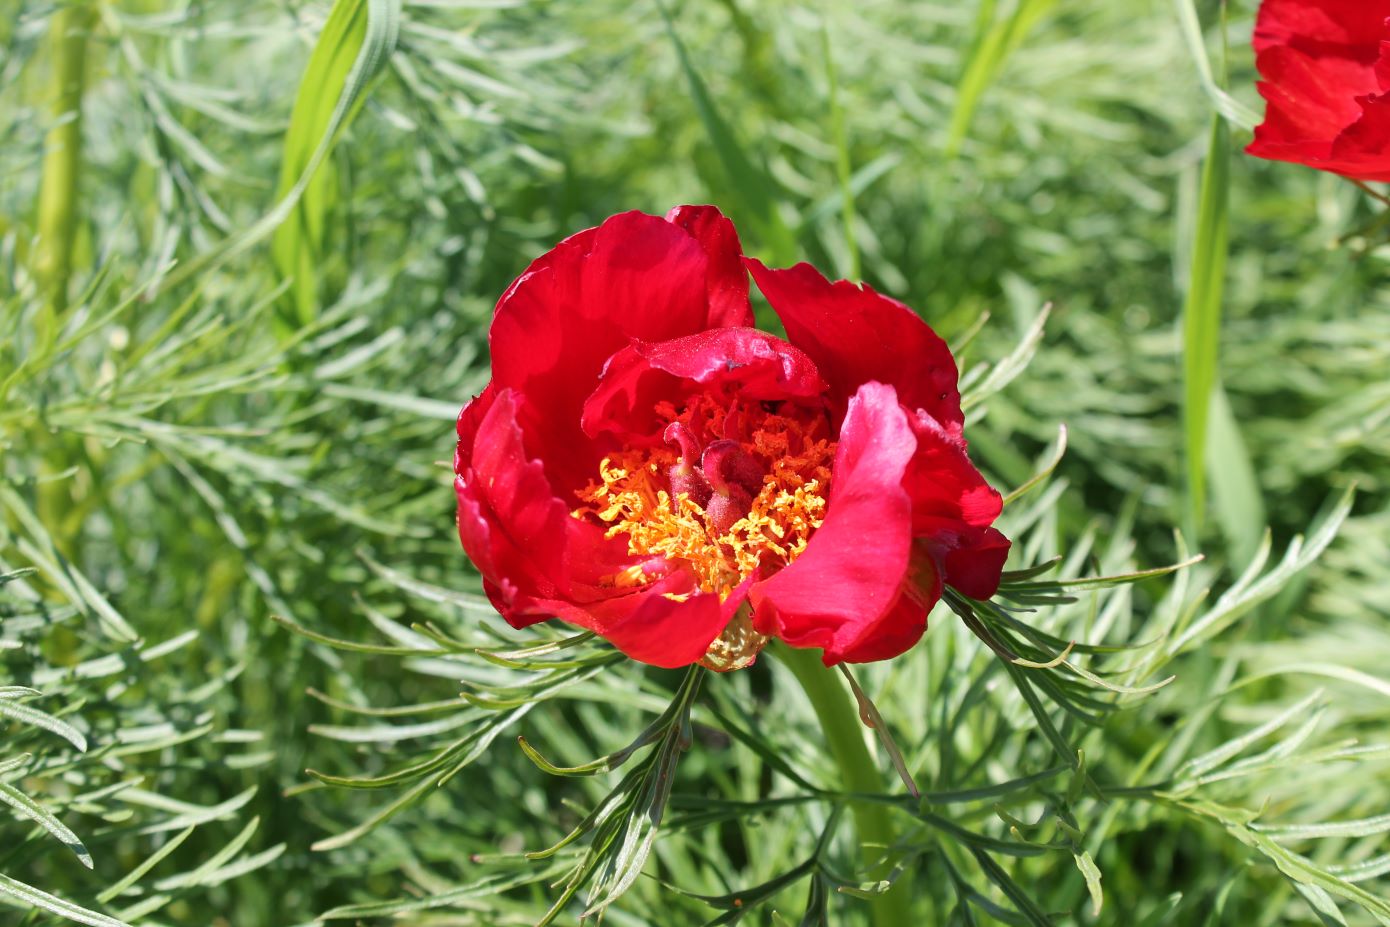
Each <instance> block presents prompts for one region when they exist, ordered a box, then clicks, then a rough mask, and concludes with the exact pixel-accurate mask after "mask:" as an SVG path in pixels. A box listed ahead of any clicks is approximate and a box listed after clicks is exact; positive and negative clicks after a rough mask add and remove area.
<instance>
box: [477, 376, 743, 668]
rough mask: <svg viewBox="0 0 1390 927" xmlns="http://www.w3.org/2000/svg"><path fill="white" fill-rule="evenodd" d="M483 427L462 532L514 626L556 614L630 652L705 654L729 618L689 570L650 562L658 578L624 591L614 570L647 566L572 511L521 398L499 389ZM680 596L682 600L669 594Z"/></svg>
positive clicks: (676, 658) (661, 662)
mask: <svg viewBox="0 0 1390 927" xmlns="http://www.w3.org/2000/svg"><path fill="white" fill-rule="evenodd" d="M492 395H493V399H492V402H491V403H490V406H489V408H488V410H487V412H486V413H485V414H484V415H483V416H482V419H481V421H480V422H479V424H478V426H477V429H476V444H475V446H474V453H473V455H472V464H471V466H470V467H469V469H468V471H467V475H466V478H459V479H457V480H455V490H456V491H457V493H458V500H459V508H458V512H459V523H458V526H459V538H460V539H461V540H462V542H463V547H464V550H465V551H467V553H468V555H469V557H471V558H472V560H473V562H474V563H475V564H476V565H477V567H478V570H479V571H480V572H481V573H482V574H483V578H484V589H485V590H486V591H487V594H488V597H489V599H491V601H492V603H493V604H494V605H495V606H496V607H497V610H498V611H499V612H501V613H502V615H503V617H505V618H506V619H507V621H508V623H510V624H511V625H512V626H513V627H517V628H523V627H526V626H528V625H531V624H535V623H536V622H538V621H544V620H546V619H547V618H551V617H555V618H560V619H562V620H564V621H568V622H569V623H571V624H574V625H577V626H578V627H581V628H587V629H588V630H591V631H594V632H595V633H597V634H599V635H600V636H602V637H604V638H606V639H607V640H609V641H610V642H611V643H612V644H613V645H614V646H616V647H617V648H618V649H620V650H622V651H623V652H624V653H626V654H627V655H628V656H630V657H632V658H633V659H635V660H640V661H642V662H644V663H651V664H652V665H654V666H666V667H674V666H685V665H688V664H690V663H693V662H695V661H696V660H698V659H700V657H702V656H704V654H705V651H706V650H707V649H708V648H709V645H710V642H711V641H713V640H714V638H716V637H718V636H719V633H720V632H721V631H722V630H723V628H724V625H725V624H726V623H727V622H728V617H727V616H726V615H725V614H724V613H723V610H722V609H721V603H720V602H719V598H718V596H713V595H700V594H697V590H696V589H695V584H694V579H693V577H692V576H691V575H690V574H689V573H688V572H686V571H683V570H674V569H668V568H669V564H667V563H665V562H663V561H647V562H645V563H644V564H643V565H644V567H646V568H647V569H648V573H649V575H650V576H652V578H653V581H652V582H651V583H649V584H647V585H645V586H642V587H638V588H621V587H617V586H615V585H614V583H613V581H612V577H613V576H615V575H616V574H618V573H620V572H622V571H623V570H624V569H626V568H628V567H630V566H632V565H634V564H636V563H637V560H636V558H633V557H631V556H630V555H629V554H628V553H627V545H626V544H624V543H623V542H621V541H616V540H609V539H607V538H605V537H604V534H603V530H602V529H601V528H599V527H597V526H595V525H592V524H589V523H588V522H584V521H580V520H578V519H576V518H573V517H571V516H570V514H569V510H568V507H567V506H566V505H565V504H564V503H563V502H561V501H560V500H559V499H557V498H555V496H554V495H553V494H552V492H551V489H550V484H549V482H548V480H547V479H546V477H545V472H544V468H543V467H542V465H541V463H540V462H539V461H535V460H528V459H527V457H526V453H525V448H524V447H523V446H522V434H521V428H520V426H519V425H518V424H517V417H518V411H519V409H518V404H519V402H520V397H519V396H518V395H517V393H516V392H515V391H514V390H509V389H504V390H498V391H495V393H494V394H492ZM668 596H676V597H679V599H680V600H677V599H673V598H668Z"/></svg>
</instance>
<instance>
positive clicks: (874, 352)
mask: <svg viewBox="0 0 1390 927" xmlns="http://www.w3.org/2000/svg"><path fill="white" fill-rule="evenodd" d="M744 263H745V264H747V266H748V269H749V270H750V271H752V273H753V280H754V281H755V282H756V283H757V284H758V289H760V290H762V292H763V295H764V296H766V297H767V299H768V302H770V303H771V304H772V308H773V309H774V310H776V312H777V315H778V317H779V318H780V319H781V320H782V324H783V325H785V326H786V329H787V339H788V340H789V341H791V343H792V344H794V345H796V346H797V347H798V348H800V349H801V350H803V351H805V352H806V353H807V354H809V355H810V357H811V360H813V361H814V362H815V364H816V366H817V367H818V368H819V369H820V372H821V375H822V376H823V377H825V379H826V381H827V382H828V383H829V384H830V392H831V395H832V397H834V398H835V399H836V400H837V401H838V402H839V403H840V404H841V405H840V408H843V403H844V402H846V401H847V400H848V399H849V397H850V396H853V395H854V391H855V390H856V389H858V388H859V386H860V384H863V383H867V382H869V381H870V380H876V381H879V382H881V383H887V384H890V385H891V386H893V387H894V388H896V390H897V393H898V398H899V399H900V400H901V401H902V404H903V405H905V406H907V407H908V408H910V409H925V410H926V411H927V412H928V413H929V414H930V415H931V416H932V417H933V418H935V419H936V420H937V421H939V422H941V423H942V424H943V425H944V426H945V427H946V428H948V429H950V430H951V431H953V432H954V433H955V434H957V435H959V434H960V431H961V426H962V423H963V422H964V417H963V416H962V414H961V410H960V389H959V387H958V385H957V380H958V378H959V371H958V370H957V369H956V362H955V359H954V358H952V357H951V349H950V348H949V347H947V346H946V342H944V341H942V340H941V338H940V336H938V335H937V334H936V332H934V331H932V329H931V326H929V325H928V324H927V323H926V322H924V321H922V319H921V317H920V316H918V315H917V313H915V312H913V311H912V310H911V309H910V308H908V307H907V306H906V305H904V304H903V303H900V302H898V301H897V300H896V299H890V298H889V297H887V296H883V295H881V294H879V293H876V292H875V291H874V290H873V289H872V288H870V287H869V286H867V285H864V286H855V285H854V284H853V283H850V282H849V281H847V280H838V281H836V282H834V283H831V282H830V281H829V280H827V279H826V278H825V277H823V276H821V274H820V272H819V271H817V270H816V269H815V268H814V267H812V266H811V265H810V264H797V265H796V266H795V267H790V268H787V269H786V270H772V269H770V268H768V267H765V266H764V265H763V264H762V263H761V262H759V261H756V260H753V259H751V258H748V259H745V261H744Z"/></svg>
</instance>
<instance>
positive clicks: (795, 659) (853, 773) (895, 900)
mask: <svg viewBox="0 0 1390 927" xmlns="http://www.w3.org/2000/svg"><path fill="white" fill-rule="evenodd" d="M773 653H774V654H775V655H776V656H777V659H779V660H781V661H782V663H783V664H784V665H785V666H786V667H787V668H788V669H790V670H791V671H792V674H793V675H795V676H796V681H797V682H799V683H801V688H802V689H803V690H804V691H805V693H806V697H807V698H808V699H810V700H811V707H812V708H814V709H815V711H816V717H817V718H818V719H819V720H820V724H821V730H822V731H823V733H824V734H825V739H826V742H827V743H828V744H829V745H830V753H831V755H833V756H834V757H835V763H836V765H838V766H839V767H840V778H841V780H842V782H841V784H842V786H843V787H844V789H845V790H846V791H848V792H862V793H874V792H881V791H882V790H883V775H882V772H881V771H880V770H879V768H878V764H876V763H875V762H874V758H873V755H872V754H871V753H870V752H869V747H868V745H867V744H866V743H865V739H864V724H863V722H862V721H860V719H859V709H858V706H857V705H856V703H855V700H854V696H853V695H852V694H851V693H850V691H849V689H848V688H847V687H846V686H845V683H844V680H842V679H840V678H839V675H838V674H837V673H836V672H835V671H834V670H832V669H829V668H827V667H826V666H825V665H824V664H823V663H821V659H820V651H818V650H799V649H796V648H792V647H786V646H783V645H781V644H777V645H774V650H773ZM851 808H852V810H853V811H854V823H855V826H856V827H857V828H858V831H859V843H860V845H861V847H862V848H863V852H864V860H865V862H866V863H868V864H870V866H871V871H870V873H869V875H870V877H871V878H875V879H881V878H885V877H886V876H887V875H888V870H889V867H888V866H886V865H882V864H878V862H877V861H878V860H879V859H880V858H882V856H883V854H884V849H883V848H884V847H890V846H892V845H893V843H894V840H895V837H894V834H893V821H892V818H891V815H892V809H891V808H889V807H888V806H886V805H883V804H880V803H878V802H854V803H852V805H851ZM904 883H905V878H904V877H902V876H900V877H899V878H898V880H897V882H895V883H894V884H893V888H892V889H891V890H890V891H888V892H887V893H886V894H883V895H879V896H877V897H876V898H875V899H874V900H873V901H872V902H870V905H871V912H872V918H873V923H874V925H875V927H904V925H909V924H912V923H914V921H913V920H912V909H911V903H910V902H911V898H910V893H909V886H908V885H906V884H904Z"/></svg>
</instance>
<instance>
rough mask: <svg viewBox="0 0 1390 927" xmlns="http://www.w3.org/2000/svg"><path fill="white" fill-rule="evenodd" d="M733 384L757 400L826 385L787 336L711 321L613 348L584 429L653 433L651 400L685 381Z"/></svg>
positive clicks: (806, 394)
mask: <svg viewBox="0 0 1390 927" xmlns="http://www.w3.org/2000/svg"><path fill="white" fill-rule="evenodd" d="M682 380H684V381H688V382H690V383H699V384H701V385H703V386H710V387H715V388H724V389H728V390H730V391H732V392H734V393H736V394H737V395H739V396H743V397H746V398H748V399H751V400H756V401H761V400H773V399H810V398H813V397H816V396H819V395H820V394H821V393H823V392H824V391H825V383H824V382H823V381H822V380H821V378H820V374H819V373H818V372H817V371H816V365H815V364H813V363H811V359H810V358H809V357H807V356H806V355H805V354H804V353H802V352H801V351H799V350H797V349H796V348H794V347H792V346H791V345H790V344H788V343H787V342H785V341H783V340H782V339H780V338H778V337H776V336H775V335H769V334H767V333H766V332H760V331H758V330H757V329H756V328H712V329H709V330H708V331H703V332H700V333H699V334H696V335H687V336H686V337H684V338H674V339H672V340H670V341H662V342H657V343H655V344H646V343H641V342H639V343H636V344H632V345H630V346H628V347H626V348H624V349H622V350H621V351H619V352H617V353H616V354H614V355H613V357H612V358H611V359H610V360H609V362H608V364H607V366H605V367H604V370H603V378H602V380H601V381H600V383H599V386H598V388H597V389H596V390H594V392H593V394H592V395H591V396H590V397H589V398H588V399H587V400H586V401H585V403H584V413H583V428H584V431H585V433H586V434H589V435H591V436H592V435H597V434H600V433H602V432H605V431H611V432H616V433H618V434H620V435H642V436H646V435H650V434H651V433H652V431H653V430H654V429H655V427H656V416H655V413H654V412H653V406H654V405H655V404H656V403H657V402H658V401H659V400H662V399H673V398H675V397H677V396H679V395H680V394H681V393H682V392H683V390H682V387H681V381H682Z"/></svg>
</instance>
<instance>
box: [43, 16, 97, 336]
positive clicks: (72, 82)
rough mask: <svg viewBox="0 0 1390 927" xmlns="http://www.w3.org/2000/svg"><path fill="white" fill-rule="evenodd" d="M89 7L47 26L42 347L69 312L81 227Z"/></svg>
mask: <svg viewBox="0 0 1390 927" xmlns="http://www.w3.org/2000/svg"><path fill="white" fill-rule="evenodd" d="M91 26H92V7H91V4H90V3H89V2H83V0H79V2H75V3H72V4H71V5H67V6H62V7H59V9H58V10H57V11H56V12H55V13H54V14H53V19H52V22H51V23H50V24H49V27H48V29H49V32H48V34H49V68H50V75H51V76H50V78H49V97H50V99H51V101H52V102H51V107H50V113H51V114H52V116H53V118H54V119H55V120H58V124H57V125H55V126H54V127H53V128H52V129H50V130H49V132H48V137H47V138H46V139H45V140H44V154H43V173H42V177H41V179H40V181H39V198H38V208H37V214H36V220H35V224H36V229H35V231H36V232H37V235H36V241H35V243H34V254H33V264H32V267H33V272H34V277H35V279H36V281H37V282H38V284H39V288H40V292H41V294H42V297H43V307H42V309H41V310H40V311H41V315H40V317H39V323H38V330H37V334H38V336H39V339H40V342H41V347H46V346H47V345H48V343H49V342H51V340H52V339H53V338H54V337H56V335H57V326H58V323H59V321H60V320H61V317H62V314H63V313H64V312H65V311H66V309H67V298H68V280H69V279H70V278H71V276H72V244H73V237H74V233H75V231H76V226H77V203H78V198H77V175H78V172H79V170H80V167H81V163H82V93H83V89H84V87H85V84H86V77H87V35H88V32H89V31H90V29H91Z"/></svg>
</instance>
